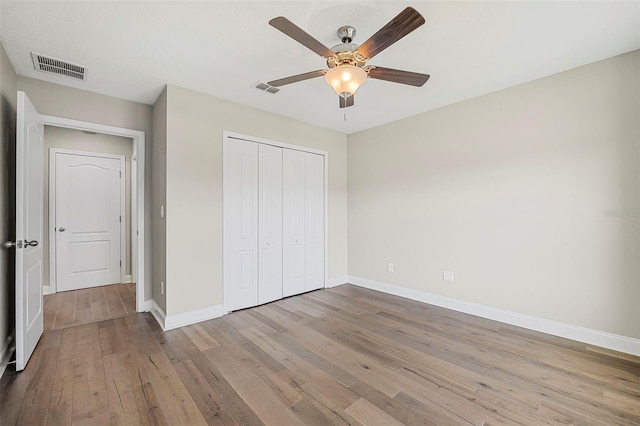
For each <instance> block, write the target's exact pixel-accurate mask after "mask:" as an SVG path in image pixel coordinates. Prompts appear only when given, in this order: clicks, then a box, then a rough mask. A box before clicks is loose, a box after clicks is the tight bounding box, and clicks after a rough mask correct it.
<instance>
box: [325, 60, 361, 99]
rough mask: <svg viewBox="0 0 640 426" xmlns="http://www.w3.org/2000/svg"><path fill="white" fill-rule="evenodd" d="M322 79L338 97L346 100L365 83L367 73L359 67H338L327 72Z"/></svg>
mask: <svg viewBox="0 0 640 426" xmlns="http://www.w3.org/2000/svg"><path fill="white" fill-rule="evenodd" d="M324 79H325V81H326V82H327V84H328V85H329V86H331V87H332V88H333V90H335V92H336V93H337V94H338V96H342V97H343V98H348V97H349V96H353V94H354V93H356V90H358V88H359V87H360V86H362V85H363V84H364V83H365V81H367V73H366V72H365V70H363V69H362V68H360V67H356V66H353V65H340V66H337V67H335V68H331V69H330V70H329V71H327V73H326V74H325V76H324Z"/></svg>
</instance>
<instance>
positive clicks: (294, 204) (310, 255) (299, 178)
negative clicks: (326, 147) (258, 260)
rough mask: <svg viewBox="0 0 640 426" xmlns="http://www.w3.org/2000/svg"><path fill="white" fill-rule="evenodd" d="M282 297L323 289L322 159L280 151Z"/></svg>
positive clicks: (285, 150) (290, 151)
mask: <svg viewBox="0 0 640 426" xmlns="http://www.w3.org/2000/svg"><path fill="white" fill-rule="evenodd" d="M282 158H283V183H282V190H283V192H282V198H283V216H282V218H283V237H282V238H283V246H284V247H283V268H284V271H283V283H282V285H283V296H291V295H294V294H300V293H304V292H307V291H311V290H315V289H318V288H322V287H324V157H323V156H321V155H318V154H311V153H307V152H302V151H295V150H290V149H284V150H283V155H282Z"/></svg>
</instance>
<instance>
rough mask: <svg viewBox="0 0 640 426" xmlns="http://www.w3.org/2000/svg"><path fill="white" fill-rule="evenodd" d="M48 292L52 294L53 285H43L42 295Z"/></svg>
mask: <svg viewBox="0 0 640 426" xmlns="http://www.w3.org/2000/svg"><path fill="white" fill-rule="evenodd" d="M47 294H51V286H50V285H45V286H42V295H43V296H46V295H47Z"/></svg>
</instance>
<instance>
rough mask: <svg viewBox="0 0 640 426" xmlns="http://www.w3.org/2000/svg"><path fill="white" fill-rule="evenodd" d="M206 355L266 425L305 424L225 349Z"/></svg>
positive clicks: (212, 351) (216, 349)
mask: <svg viewBox="0 0 640 426" xmlns="http://www.w3.org/2000/svg"><path fill="white" fill-rule="evenodd" d="M206 355H207V358H209V359H210V360H211V361H212V362H213V363H215V364H216V365H217V366H219V367H220V368H221V369H223V370H224V371H225V378H226V379H227V380H228V381H229V383H230V384H231V386H233V388H234V389H235V390H236V392H238V394H239V395H240V396H241V397H242V399H244V400H245V401H246V402H247V404H248V405H249V406H250V407H251V409H252V410H253V411H254V412H255V413H256V414H257V415H258V417H260V419H261V420H262V421H263V422H264V423H265V424H273V425H295V424H299V425H302V424H303V423H302V422H301V421H300V419H298V417H296V416H295V414H294V413H293V412H292V411H290V409H289V407H288V406H287V405H286V404H285V403H283V401H281V400H280V399H279V398H278V397H277V396H276V395H275V394H274V393H273V392H271V391H270V390H269V389H270V388H269V386H267V385H266V384H264V383H263V382H262V381H261V380H260V379H259V378H258V377H257V376H256V375H255V374H254V373H253V372H251V371H249V370H246V369H244V368H242V367H241V366H240V364H239V363H238V362H237V361H236V360H235V359H234V357H233V356H231V354H230V353H229V352H227V351H226V350H225V349H224V348H214V349H210V350H208V351H207V352H206ZM278 393H282V390H281V389H280V390H278Z"/></svg>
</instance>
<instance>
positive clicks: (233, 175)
mask: <svg viewBox="0 0 640 426" xmlns="http://www.w3.org/2000/svg"><path fill="white" fill-rule="evenodd" d="M227 148H228V149H227V167H226V169H225V173H224V178H225V180H226V184H225V194H224V218H225V219H224V223H225V238H226V241H225V258H224V282H225V289H226V290H227V291H228V294H227V295H225V303H226V304H227V305H228V306H227V308H228V309H229V310H236V309H243V308H247V307H249V306H255V305H257V304H258V144H256V143H254V142H247V141H241V140H237V141H233V142H232V143H229V144H228V147H227Z"/></svg>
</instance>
